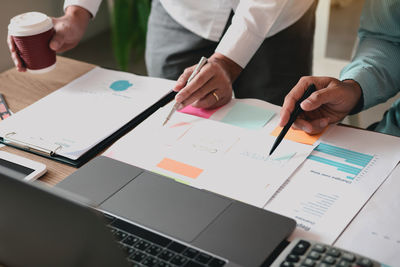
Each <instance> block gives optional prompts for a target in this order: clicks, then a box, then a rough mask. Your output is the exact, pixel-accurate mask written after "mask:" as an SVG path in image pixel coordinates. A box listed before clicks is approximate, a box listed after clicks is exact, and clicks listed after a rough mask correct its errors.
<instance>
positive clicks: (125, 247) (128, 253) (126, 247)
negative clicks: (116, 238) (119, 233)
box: [123, 246, 136, 256]
mask: <svg viewBox="0 0 400 267" xmlns="http://www.w3.org/2000/svg"><path fill="white" fill-rule="evenodd" d="M123 250H124V251H125V253H126V255H127V256H129V255H131V254H132V253H133V252H135V251H136V249H134V248H133V247H130V246H124V247H123Z"/></svg>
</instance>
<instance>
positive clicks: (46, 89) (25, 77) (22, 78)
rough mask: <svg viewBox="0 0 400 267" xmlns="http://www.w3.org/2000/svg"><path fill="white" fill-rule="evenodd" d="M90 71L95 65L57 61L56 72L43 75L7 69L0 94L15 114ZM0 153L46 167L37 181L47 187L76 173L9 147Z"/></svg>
mask: <svg viewBox="0 0 400 267" xmlns="http://www.w3.org/2000/svg"><path fill="white" fill-rule="evenodd" d="M94 67H95V65H92V64H87V63H84V62H80V61H76V60H72V59H68V58H65V57H57V66H56V69H55V70H53V71H51V72H49V73H46V74H30V73H19V72H18V71H17V70H15V69H11V70H8V71H5V72H3V73H1V74H0V93H2V94H3V96H4V98H5V100H6V102H7V104H8V106H9V107H10V109H11V111H12V112H17V111H19V110H21V109H23V108H25V107H27V106H29V105H31V104H33V103H34V102H36V101H38V100H39V99H41V98H42V97H45V96H46V95H48V94H50V93H52V92H53V91H55V90H57V89H59V88H60V87H62V86H64V85H66V84H67V83H69V82H71V81H72V80H74V79H76V78H78V77H79V76H81V75H82V74H84V73H86V72H88V71H89V70H91V69H93V68H94ZM49 112H51V111H50V110H49ZM0 150H4V151H8V152H11V153H13V154H17V155H20V156H23V157H26V158H29V159H32V160H35V161H39V162H42V163H44V164H46V166H47V173H46V174H45V175H44V176H43V177H42V178H41V179H40V180H41V181H43V182H45V183H47V184H50V185H55V184H57V183H58V182H60V181H62V180H63V179H64V178H65V177H67V176H68V175H70V174H71V173H72V172H74V171H75V170H76V168H74V167H71V166H68V165H65V164H62V163H58V162H56V161H53V160H50V159H46V158H43V157H40V156H36V155H34V154H31V153H28V152H24V151H21V150H18V149H14V148H11V147H3V148H0Z"/></svg>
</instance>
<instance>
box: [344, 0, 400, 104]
mask: <svg viewBox="0 0 400 267" xmlns="http://www.w3.org/2000/svg"><path fill="white" fill-rule="evenodd" d="M399 8H400V4H399V2H398V1H395V0H387V1H371V0H369V1H366V2H365V5H364V9H363V14H362V17H361V23H360V30H359V38H360V43H359V46H358V48H357V51H356V54H355V57H354V58H353V60H352V62H351V63H350V64H349V65H347V66H346V67H345V68H344V69H343V70H342V72H341V75H340V79H341V80H345V79H352V80H355V81H357V82H358V83H359V84H360V86H361V88H362V91H363V100H362V101H363V102H364V103H363V105H361V107H360V109H361V108H363V109H367V108H370V107H372V106H374V105H377V104H379V103H382V102H385V101H386V100H387V99H389V98H390V97H392V96H394V95H395V94H396V93H398V91H399V89H400V64H399V62H400V28H399V27H398V25H399V23H400V17H399V15H398V9H399ZM358 111H360V110H358Z"/></svg>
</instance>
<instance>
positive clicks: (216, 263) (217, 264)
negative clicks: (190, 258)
mask: <svg viewBox="0 0 400 267" xmlns="http://www.w3.org/2000/svg"><path fill="white" fill-rule="evenodd" d="M224 265H225V261H223V260H220V259H217V258H213V259H212V260H211V261H210V263H209V264H208V266H210V267H222V266H224Z"/></svg>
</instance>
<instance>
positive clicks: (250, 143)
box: [105, 99, 313, 207]
mask: <svg viewBox="0 0 400 267" xmlns="http://www.w3.org/2000/svg"><path fill="white" fill-rule="evenodd" d="M171 105H172V103H171V104H170V105H168V106H166V107H165V108H163V109H161V110H159V111H158V112H156V113H155V114H153V115H152V116H150V117H149V118H148V119H147V120H145V121H144V122H143V123H142V124H140V125H139V126H137V127H136V128H135V129H134V130H133V131H131V132H130V133H129V134H127V135H126V136H124V137H123V138H122V139H121V140H119V141H118V142H116V143H115V144H114V145H113V146H112V147H110V149H108V151H106V152H105V155H106V156H109V157H112V158H114V159H117V160H120V161H124V162H126V163H129V164H132V165H136V166H139V167H142V168H144V169H147V170H150V171H154V172H157V173H160V174H163V175H166V176H169V177H171V178H174V179H176V180H178V181H180V182H183V183H186V184H190V185H192V186H194V187H197V188H201V189H207V190H209V191H213V192H216V193H218V194H221V195H225V196H228V197H230V198H233V199H237V200H240V201H243V202H246V203H249V204H252V205H255V206H258V207H262V206H264V205H265V203H266V202H267V201H268V199H269V198H270V197H271V196H272V195H273V194H274V193H275V191H276V190H277V189H278V188H279V187H280V186H281V185H282V183H283V182H285V181H286V179H287V178H288V177H289V176H290V175H291V174H292V173H293V171H294V170H295V169H296V168H297V167H298V166H299V165H300V164H301V163H302V162H303V161H304V160H305V158H306V157H307V156H308V155H309V154H310V152H311V151H312V149H313V146H310V145H303V144H299V143H295V142H292V141H287V140H284V141H283V142H282V143H281V144H280V145H279V147H278V148H277V150H276V152H275V153H274V154H273V155H272V156H271V157H268V153H269V150H270V148H271V146H272V144H273V142H274V141H275V137H273V136H271V135H270V133H271V131H272V129H273V128H274V127H275V126H276V124H277V120H278V117H277V116H274V114H275V115H276V112H275V110H276V106H273V105H271V104H268V103H266V102H262V101H256V100H254V101H249V100H237V99H233V100H232V101H231V103H229V104H228V105H226V106H224V107H223V108H221V109H219V110H218V111H216V112H215V113H214V114H213V115H212V116H211V117H210V118H205V117H198V116H193V115H190V114H184V113H181V112H175V114H174V115H173V116H172V118H171V119H170V121H169V122H168V124H167V125H165V126H162V123H163V121H164V119H165V118H166V116H167V114H168V112H169V111H170V109H171ZM243 109H245V110H250V111H252V112H253V115H254V116H251V115H250V114H247V115H246V113H245V115H246V116H248V117H247V118H241V116H243V113H242V112H240V111H242V110H243ZM278 110H279V109H278ZM263 111H264V114H267V116H270V118H267V119H265V118H266V117H265V116H264V117H262V116H258V115H257V114H258V112H261V113H262V112H263ZM261 113H260V115H261ZM271 117H272V118H271ZM263 120H264V121H263ZM265 121H266V122H265ZM265 123H266V124H265ZM261 126H262V127H261Z"/></svg>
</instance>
